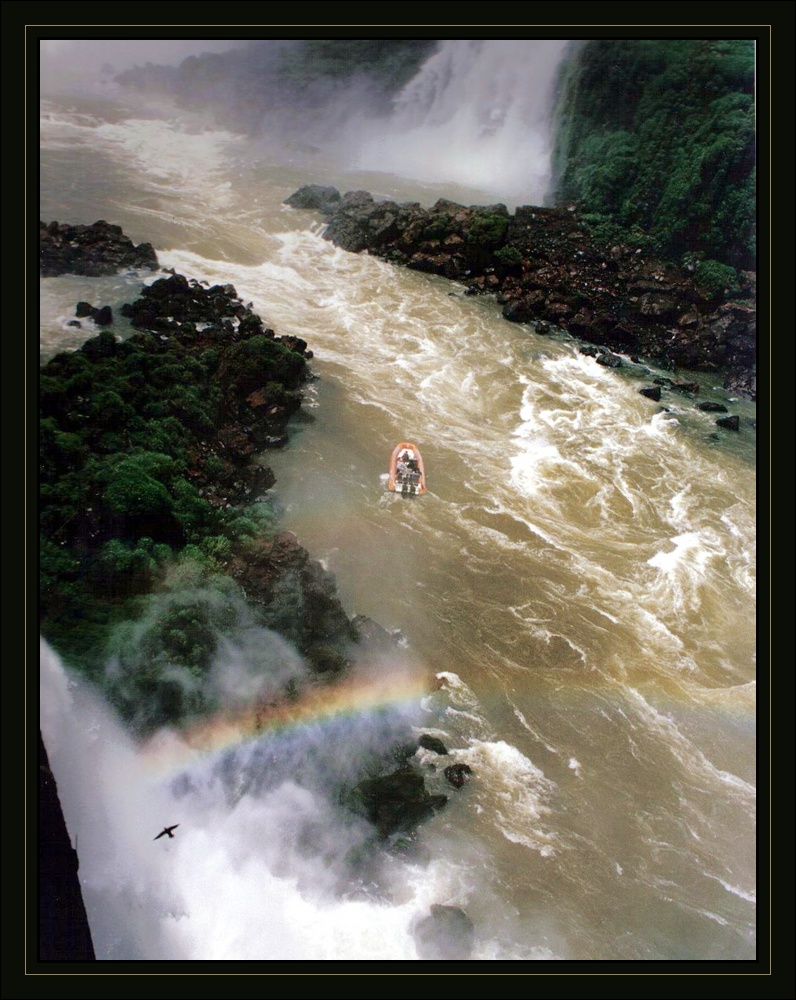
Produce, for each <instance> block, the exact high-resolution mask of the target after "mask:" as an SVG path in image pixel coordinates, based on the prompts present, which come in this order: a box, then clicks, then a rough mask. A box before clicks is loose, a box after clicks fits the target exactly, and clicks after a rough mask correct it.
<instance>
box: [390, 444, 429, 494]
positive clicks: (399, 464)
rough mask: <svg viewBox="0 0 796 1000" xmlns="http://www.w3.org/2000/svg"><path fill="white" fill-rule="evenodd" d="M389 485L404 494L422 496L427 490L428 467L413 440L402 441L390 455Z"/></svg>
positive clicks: (394, 490) (395, 491) (396, 491)
mask: <svg viewBox="0 0 796 1000" xmlns="http://www.w3.org/2000/svg"><path fill="white" fill-rule="evenodd" d="M387 487H388V489H391V490H392V491H393V492H394V493H401V494H403V496H420V495H421V494H423V493H425V492H426V468H425V466H424V465H423V456H422V455H421V454H420V449H419V448H418V447H417V445H416V444H413V443H412V442H411V441H401V443H400V444H397V445H396V446H395V447H394V448H393V452H392V455H391V456H390V476H389V479H388V480H387Z"/></svg>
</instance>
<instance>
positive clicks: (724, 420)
mask: <svg viewBox="0 0 796 1000" xmlns="http://www.w3.org/2000/svg"><path fill="white" fill-rule="evenodd" d="M716 426H717V427H723V428H724V429H725V430H727V431H739V430H740V429H741V418H740V417H739V416H738V415H737V414H734V415H733V416H731V417H719V419H718V420H717V421H716Z"/></svg>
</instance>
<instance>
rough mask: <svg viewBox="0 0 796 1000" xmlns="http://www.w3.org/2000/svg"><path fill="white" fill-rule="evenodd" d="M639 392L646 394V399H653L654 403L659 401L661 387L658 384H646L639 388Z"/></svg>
mask: <svg viewBox="0 0 796 1000" xmlns="http://www.w3.org/2000/svg"><path fill="white" fill-rule="evenodd" d="M639 393H640V394H641V395H642V396H646V397H647V399H654V400H655V402H656V403H658V402H660V398H661V387H660V386H659V385H646V386H644V388H643V389H639Z"/></svg>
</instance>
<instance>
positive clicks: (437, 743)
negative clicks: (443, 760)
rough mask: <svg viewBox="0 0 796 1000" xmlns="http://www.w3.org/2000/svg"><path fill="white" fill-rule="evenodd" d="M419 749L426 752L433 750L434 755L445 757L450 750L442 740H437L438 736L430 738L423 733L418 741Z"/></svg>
mask: <svg viewBox="0 0 796 1000" xmlns="http://www.w3.org/2000/svg"><path fill="white" fill-rule="evenodd" d="M417 745H418V746H419V747H423V749H424V750H431V751H432V753H438V754H441V755H445V754H447V752H448V748H447V747H446V746H445V744H444V743H443V742H442V740H439V739H437V737H436V736H429V734H428V733H423V735H422V736H421V737H420V739H419V740H418V741H417Z"/></svg>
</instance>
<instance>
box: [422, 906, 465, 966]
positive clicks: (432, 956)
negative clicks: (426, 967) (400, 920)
mask: <svg viewBox="0 0 796 1000" xmlns="http://www.w3.org/2000/svg"><path fill="white" fill-rule="evenodd" d="M414 938H415V946H416V948H417V954H418V955H419V957H420V958H423V959H428V960H431V961H433V960H440V959H441V960H448V961H450V960H452V959H454V960H455V959H460V960H463V959H468V958H469V957H470V956H471V955H472V952H473V946H474V944H475V926H474V924H473V922H472V920H471V919H470V918H469V917H468V916H467V914H466V913H465V912H464V910H462V909H460V908H459V907H458V906H442V905H440V904H438V903H434V904H433V905H432V906H431V913H430V914H429V916H427V917H424V918H423V919H422V920H421V921H419V923H418V924H417V925H416V927H415V929H414Z"/></svg>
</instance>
